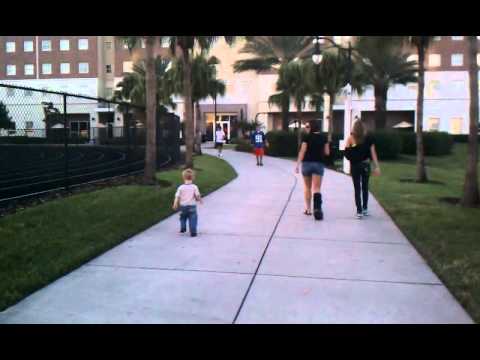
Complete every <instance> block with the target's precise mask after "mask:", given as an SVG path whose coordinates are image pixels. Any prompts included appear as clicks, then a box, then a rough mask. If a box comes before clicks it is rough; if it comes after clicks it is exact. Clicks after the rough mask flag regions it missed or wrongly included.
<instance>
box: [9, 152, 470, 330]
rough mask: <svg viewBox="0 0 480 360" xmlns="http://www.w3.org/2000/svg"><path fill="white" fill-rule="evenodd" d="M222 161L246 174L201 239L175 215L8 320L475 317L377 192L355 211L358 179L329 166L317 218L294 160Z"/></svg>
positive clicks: (208, 216) (217, 204)
mask: <svg viewBox="0 0 480 360" xmlns="http://www.w3.org/2000/svg"><path fill="white" fill-rule="evenodd" d="M206 152H210V153H212V154H213V153H214V152H213V151H212V150H207V151H206ZM224 158H225V160H227V161H229V162H230V163H231V164H232V165H233V166H234V167H235V169H236V171H237V172H238V174H239V176H238V178H237V179H235V180H234V181H232V182H231V183H229V184H227V185H226V186H224V187H223V188H221V189H219V190H217V191H216V192H214V193H212V194H211V195H209V196H208V197H206V198H205V204H204V205H203V206H200V207H199V233H200V236H199V237H196V238H191V237H189V236H182V235H180V234H178V230H179V223H178V214H175V215H173V216H171V217H169V218H167V219H165V220H163V221H162V222H160V223H158V224H157V225H155V226H153V227H152V228H150V229H148V230H146V231H145V232H143V233H141V234H138V235H137V236H135V237H133V238H131V239H130V240H128V241H126V242H124V243H122V244H121V245H119V246H117V247H115V248H114V249H112V250H110V251H108V252H107V253H105V254H104V255H102V256H100V257H98V258H96V259H94V260H93V261H91V262H89V263H88V264H86V265H84V266H82V267H80V268H79V269H77V270H75V271H73V272H72V273H70V274H68V275H66V276H65V277H63V278H61V279H59V280H57V281H55V282H54V283H52V284H51V285H49V286H47V287H45V288H44V289H41V290H39V291H37V292H36V293H34V294H33V295H31V296H29V297H28V298H26V299H25V300H23V301H21V302H20V303H18V304H17V305H15V306H13V307H11V308H9V309H7V310H6V311H5V312H3V313H0V323H232V322H235V323H471V322H472V320H471V318H470V317H469V316H468V314H466V312H465V311H464V310H463V308H462V307H461V306H460V305H459V304H458V303H457V302H456V300H455V299H454V298H453V297H452V296H451V294H450V293H449V292H448V290H447V289H446V288H445V286H444V285H443V284H442V283H441V281H440V280H439V279H438V278H437V277H436V276H435V274H433V272H432V271H431V270H430V269H429V267H428V266H427V265H426V264H425V262H424V260H423V259H422V258H421V257H420V256H419V255H418V253H417V252H416V251H415V249H414V248H413V247H412V246H411V245H410V243H409V242H408V241H407V239H406V238H405V237H404V236H403V235H402V233H401V232H400V231H399V230H398V228H397V227H396V226H395V224H394V223H393V222H392V220H391V219H390V218H389V216H388V215H387V214H386V213H385V212H384V211H383V209H382V208H381V207H380V206H379V205H378V203H377V202H376V200H375V199H374V198H373V197H371V200H370V212H371V216H370V217H369V218H366V219H363V220H357V219H355V218H354V214H355V211H354V202H353V186H352V184H351V179H350V178H349V177H347V176H345V175H342V174H339V173H336V172H333V171H327V172H326V174H325V178H324V183H323V191H322V193H323V197H324V212H325V220H324V221H321V222H319V221H314V220H313V217H311V216H308V217H307V216H305V215H303V214H302V210H303V184H302V178H301V176H295V175H294V172H293V170H294V163H293V162H291V161H288V160H281V159H274V158H266V159H265V166H264V167H257V166H256V165H255V159H254V157H253V156H252V155H250V154H245V153H237V152H234V151H225V152H224ZM165 201H169V202H170V201H171V199H166V200H165Z"/></svg>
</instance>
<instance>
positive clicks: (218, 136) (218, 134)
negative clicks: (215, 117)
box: [215, 125, 225, 157]
mask: <svg viewBox="0 0 480 360" xmlns="http://www.w3.org/2000/svg"><path fill="white" fill-rule="evenodd" d="M224 142H225V131H223V130H222V128H221V127H220V125H217V131H215V148H216V149H218V156H220V157H221V156H222V150H223V143H224Z"/></svg>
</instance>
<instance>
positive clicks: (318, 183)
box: [305, 175, 322, 194]
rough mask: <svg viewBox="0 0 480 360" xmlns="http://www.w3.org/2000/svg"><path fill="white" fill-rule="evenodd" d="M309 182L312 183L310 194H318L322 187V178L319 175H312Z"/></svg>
mask: <svg viewBox="0 0 480 360" xmlns="http://www.w3.org/2000/svg"><path fill="white" fill-rule="evenodd" d="M311 182H312V187H311V189H312V193H313V194H316V193H320V189H321V187H322V177H321V176H319V175H312V178H311ZM305 185H306V184H305Z"/></svg>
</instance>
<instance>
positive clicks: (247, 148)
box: [232, 139, 253, 153]
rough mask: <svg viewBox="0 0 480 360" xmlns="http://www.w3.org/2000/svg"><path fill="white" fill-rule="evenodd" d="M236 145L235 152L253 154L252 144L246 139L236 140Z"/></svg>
mask: <svg viewBox="0 0 480 360" xmlns="http://www.w3.org/2000/svg"><path fill="white" fill-rule="evenodd" d="M232 143H233V142H232ZM235 144H236V145H235V151H243V152H248V153H251V152H253V146H252V144H251V143H250V141H248V140H246V139H236V141H235Z"/></svg>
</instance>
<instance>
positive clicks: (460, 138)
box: [451, 134, 468, 143]
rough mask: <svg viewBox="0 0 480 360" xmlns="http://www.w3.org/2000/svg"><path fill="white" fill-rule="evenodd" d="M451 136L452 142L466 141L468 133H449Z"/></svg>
mask: <svg viewBox="0 0 480 360" xmlns="http://www.w3.org/2000/svg"><path fill="white" fill-rule="evenodd" d="M451 137H452V138H453V142H456V143H468V134H461V135H451Z"/></svg>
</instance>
